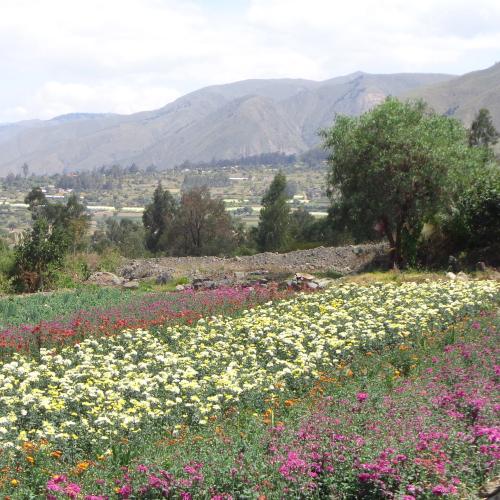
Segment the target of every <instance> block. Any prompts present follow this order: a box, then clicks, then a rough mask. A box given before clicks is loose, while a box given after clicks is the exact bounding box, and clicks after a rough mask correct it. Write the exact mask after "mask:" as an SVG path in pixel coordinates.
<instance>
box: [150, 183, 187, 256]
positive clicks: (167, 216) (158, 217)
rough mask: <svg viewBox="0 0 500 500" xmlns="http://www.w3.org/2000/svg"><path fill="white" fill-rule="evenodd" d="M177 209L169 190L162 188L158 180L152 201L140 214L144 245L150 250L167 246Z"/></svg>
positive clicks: (154, 250) (155, 250)
mask: <svg viewBox="0 0 500 500" xmlns="http://www.w3.org/2000/svg"><path fill="white" fill-rule="evenodd" d="M177 209H178V205H177V202H176V200H175V198H174V197H173V196H172V195H171V194H170V191H168V190H167V189H165V190H164V189H163V187H162V185H161V182H158V186H157V187H156V189H155V191H154V194H153V201H152V202H151V203H150V204H149V205H147V206H146V208H145V210H144V214H143V215H142V222H143V224H144V228H145V230H146V247H147V249H148V250H150V251H151V252H160V251H164V250H166V249H167V248H168V246H169V244H170V242H169V240H170V236H171V230H172V226H173V221H174V218H175V216H176V213H177Z"/></svg>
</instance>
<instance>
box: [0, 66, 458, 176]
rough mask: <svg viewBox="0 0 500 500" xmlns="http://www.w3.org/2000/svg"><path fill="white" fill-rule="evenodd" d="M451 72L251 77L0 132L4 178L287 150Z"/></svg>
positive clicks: (309, 143)
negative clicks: (339, 119)
mask: <svg viewBox="0 0 500 500" xmlns="http://www.w3.org/2000/svg"><path fill="white" fill-rule="evenodd" d="M451 78H453V77H451V76H449V75H434V74H394V75H371V74H366V73H360V72H357V73H353V74H351V75H347V76H342V77H338V78H333V79H331V80H326V81H323V82H316V81H311V80H301V79H281V80H246V81H241V82H236V83H231V84H226V85H216V86H211V87H207V88H204V89H201V90H198V91H195V92H192V93H190V94H187V95H185V96H183V97H181V98H179V99H177V100H176V101H174V102H172V103H170V104H168V105H166V106H165V107H163V108H161V109H158V110H154V111H146V112H141V113H135V114H132V115H127V116H124V115H111V114H101V115H100V114H84V113H73V114H71V115H65V116H61V117H57V118H54V119H52V120H47V121H40V120H31V121H26V122H20V123H17V124H8V125H2V126H0V175H6V174H7V173H8V172H19V168H20V166H21V165H22V164H23V163H24V162H27V163H28V164H29V165H30V168H31V171H32V172H45V173H53V172H61V171H63V170H70V171H71V170H85V169H91V168H94V167H98V166H101V165H107V164H113V163H119V164H122V165H128V164H130V163H132V162H135V163H136V164H138V165H139V166H143V167H145V166H147V165H149V164H151V163H154V164H156V165H157V166H158V167H160V168H170V167H173V166H175V165H176V164H180V163H182V162H184V161H185V160H190V161H208V160H211V159H212V158H217V159H223V158H238V157H241V156H248V155H255V154H260V153H267V152H275V151H281V152H284V153H296V152H300V151H304V150H306V149H308V148H310V147H311V146H313V145H314V144H316V143H317V141H318V138H317V130H318V129H319V128H321V127H324V126H327V125H328V124H330V123H331V122H332V121H333V119H334V116H335V114H336V113H346V114H350V115H355V114H359V113H362V112H363V111H366V110H367V109H369V108H370V107H371V106H373V105H374V104H377V103H378V102H380V101H381V100H382V99H383V98H384V97H385V96H387V95H396V96H399V95H402V94H404V93H408V92H410V91H412V90H415V89H417V88H420V87H422V86H427V85H430V84H433V83H441V82H444V81H448V80H450V79H451Z"/></svg>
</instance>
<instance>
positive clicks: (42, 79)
mask: <svg viewBox="0 0 500 500" xmlns="http://www.w3.org/2000/svg"><path fill="white" fill-rule="evenodd" d="M497 60H500V2H499V1H498V0H476V1H475V2H471V1H470V0H467V1H465V0H420V1H419V2H411V3H410V2H407V1H406V0H379V1H374V0H351V1H349V2H346V1H336V0H307V1H304V0H183V1H174V0H85V1H81V0H43V1H40V0H0V75H1V78H2V80H1V87H0V89H1V92H0V123H1V122H11V121H18V120H23V119H32V118H42V119H46V118H50V117H53V116H56V115H59V114H64V113H70V112H76V111H82V112H116V113H132V112H135V111H140V110H145V109H154V108H158V107H161V106H163V105H165V104H166V103H168V102H170V101H171V100H173V99H175V98H177V97H179V96H180V95H182V94H185V93H186V92H189V91H191V90H195V89H197V88H200V87H203V86H206V85H211V84H216V83H226V82H230V81H235V80H240V79H245V78H282V77H292V78H310V79H316V80H321V79H327V78H331V77H334V76H338V75H341V74H346V73H351V72H354V71H357V70H362V71H367V72H373V73H377V72H378V73H392V72H443V73H453V74H461V73H465V72H468V71H472V70H476V69H482V68H485V67H488V66H491V65H492V64H493V63H494V62H496V61H497Z"/></svg>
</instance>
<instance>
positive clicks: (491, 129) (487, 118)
mask: <svg viewBox="0 0 500 500" xmlns="http://www.w3.org/2000/svg"><path fill="white" fill-rule="evenodd" d="M499 138H500V135H499V133H498V131H497V130H496V128H495V126H494V125H493V119H492V118H491V114H490V112H489V110H488V109H485V108H481V109H480V110H479V111H478V113H477V115H476V117H475V118H474V120H473V121H472V124H471V127H470V130H469V145H470V146H484V147H486V148H488V147H490V146H494V145H495V144H496V143H497V142H498V139H499Z"/></svg>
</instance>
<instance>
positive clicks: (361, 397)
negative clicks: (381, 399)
mask: <svg viewBox="0 0 500 500" xmlns="http://www.w3.org/2000/svg"><path fill="white" fill-rule="evenodd" d="M356 399H357V400H358V401H359V402H360V403H362V402H363V401H366V400H367V399H368V393H366V392H358V393H357V394H356Z"/></svg>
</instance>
